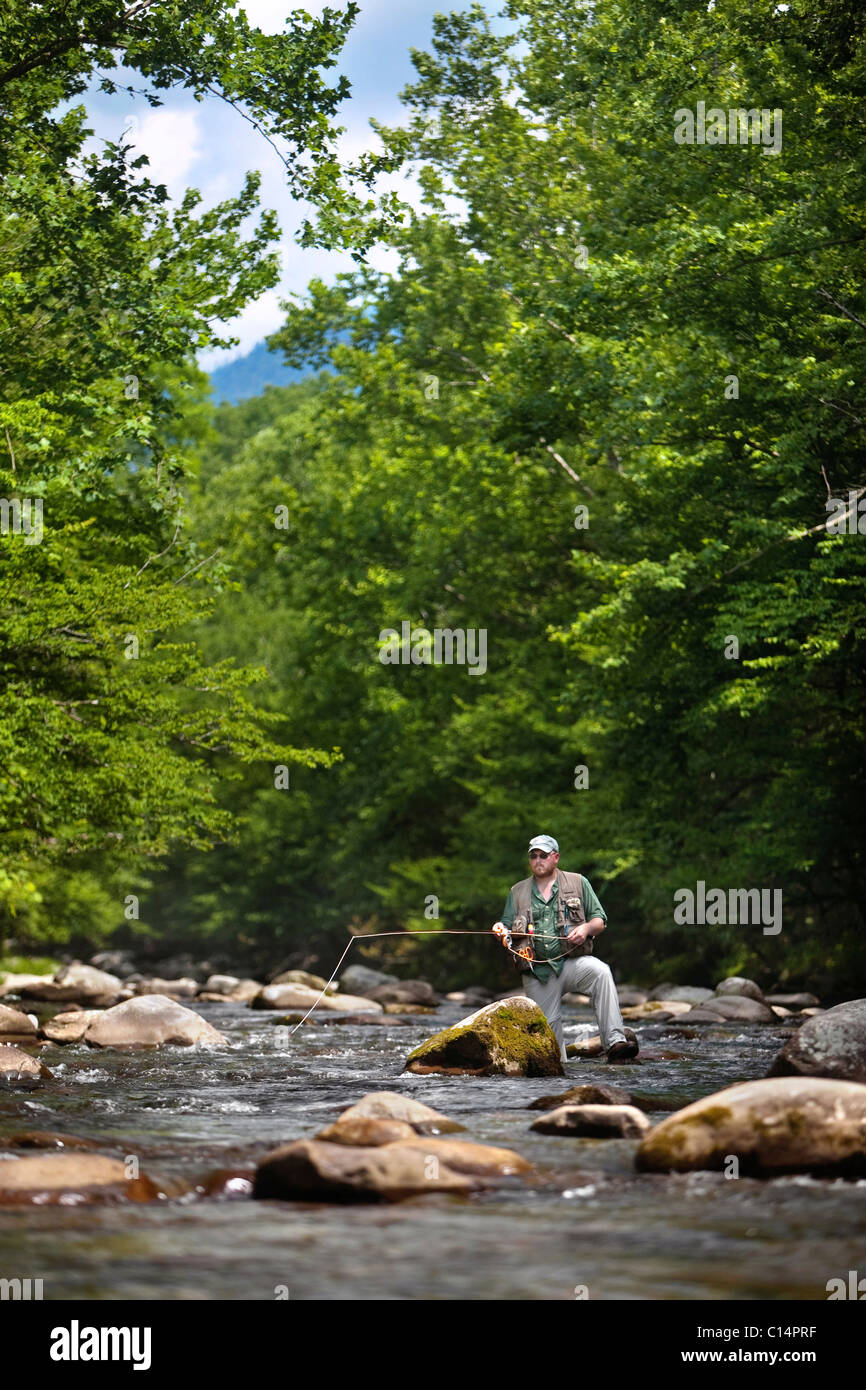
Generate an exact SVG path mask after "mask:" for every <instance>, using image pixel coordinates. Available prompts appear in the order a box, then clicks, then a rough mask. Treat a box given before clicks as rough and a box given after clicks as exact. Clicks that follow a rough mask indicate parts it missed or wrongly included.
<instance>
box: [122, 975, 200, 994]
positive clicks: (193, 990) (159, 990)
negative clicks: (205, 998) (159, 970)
mask: <svg viewBox="0 0 866 1390" xmlns="http://www.w3.org/2000/svg"><path fill="white" fill-rule="evenodd" d="M198 992H199V984H198V982H197V981H196V980H191V979H189V978H188V977H187V978H184V979H181V980H163V979H160V977H159V976H158V975H152V976H149V977H148V978H147V979H145V980H139V981H138V983H137V984H136V986H135V993H136V994H137V995H146V994H163V995H168V997H169V998H174V999H195V997H196V995H197V994H198Z"/></svg>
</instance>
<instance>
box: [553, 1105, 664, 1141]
mask: <svg viewBox="0 0 866 1390" xmlns="http://www.w3.org/2000/svg"><path fill="white" fill-rule="evenodd" d="M649 1127H650V1122H649V1120H648V1119H647V1117H646V1115H644V1113H643V1112H642V1111H641V1110H638V1109H637V1107H636V1106H634V1105H610V1104H607V1105H560V1106H558V1107H557V1109H556V1110H550V1111H548V1113H547V1114H546V1115H541V1116H540V1117H539V1118H538V1119H537V1120H533V1122H532V1124H531V1125H530V1129H535V1130H538V1131H539V1133H541V1134H574V1135H577V1136H579V1137H580V1138H583V1139H640V1138H641V1137H642V1136H643V1135H644V1134H646V1133H647V1131H648V1130H649Z"/></svg>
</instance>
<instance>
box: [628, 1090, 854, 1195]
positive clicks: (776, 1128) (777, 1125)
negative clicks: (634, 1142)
mask: <svg viewBox="0 0 866 1390" xmlns="http://www.w3.org/2000/svg"><path fill="white" fill-rule="evenodd" d="M731 1158H736V1160H737V1162H738V1165H739V1174H740V1175H741V1176H744V1177H745V1176H753V1177H762V1176H763V1177H774V1176H776V1175H777V1174H781V1173H816V1174H819V1175H824V1176H843V1177H854V1176H862V1175H863V1174H866V1086H861V1085H859V1084H857V1083H854V1082H850V1081H827V1080H824V1079H819V1078H815V1077H808V1078H807V1077H800V1076H797V1077H788V1076H786V1077H776V1078H773V1079H767V1080H763V1081H746V1082H744V1083H742V1084H741V1085H738V1086H728V1087H726V1088H725V1090H723V1091H717V1092H716V1093H715V1094H714V1095H711V1096H704V1098H703V1099H702V1100H698V1101H695V1102H694V1104H692V1105H687V1106H686V1107H685V1108H684V1109H683V1110H678V1111H677V1112H676V1113H675V1114H673V1115H671V1116H669V1118H668V1119H666V1120H662V1121H661V1123H660V1124H658V1125H656V1127H655V1129H654V1130H652V1132H651V1133H650V1134H648V1135H647V1137H646V1138H645V1139H644V1140H643V1142H642V1143H641V1146H640V1148H639V1149H638V1151H637V1154H636V1156H635V1162H636V1164H637V1167H638V1168H639V1169H641V1170H643V1171H651V1172H688V1171H690V1170H692V1169H700V1168H708V1169H716V1170H721V1169H724V1168H725V1166H726V1164H727V1163H728V1161H729V1160H730V1159H731Z"/></svg>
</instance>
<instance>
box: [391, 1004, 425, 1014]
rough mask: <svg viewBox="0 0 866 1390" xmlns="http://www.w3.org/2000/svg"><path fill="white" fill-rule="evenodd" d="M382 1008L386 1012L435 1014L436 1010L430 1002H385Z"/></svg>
mask: <svg viewBox="0 0 866 1390" xmlns="http://www.w3.org/2000/svg"><path fill="white" fill-rule="evenodd" d="M382 1008H383V1009H384V1010H385V1013H386V1014H390V1015H394V1016H396V1015H399V1014H435V1012H436V1010H435V1009H434V1008H431V1006H430V1005H429V1004H383V1005H382Z"/></svg>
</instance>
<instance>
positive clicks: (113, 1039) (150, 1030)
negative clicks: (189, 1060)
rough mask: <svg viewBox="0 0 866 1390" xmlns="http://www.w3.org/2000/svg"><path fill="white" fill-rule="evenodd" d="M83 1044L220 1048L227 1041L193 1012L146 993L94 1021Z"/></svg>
mask: <svg viewBox="0 0 866 1390" xmlns="http://www.w3.org/2000/svg"><path fill="white" fill-rule="evenodd" d="M84 1041H85V1042H87V1043H90V1044H91V1045H92V1046H93V1047H135V1048H138V1047H162V1046H164V1045H165V1044H166V1043H171V1044H175V1045H177V1046H179V1047H192V1046H199V1047H217V1046H219V1044H221V1043H224V1042H225V1038H224V1037H223V1035H222V1033H219V1032H218V1031H217V1030H216V1028H214V1027H213V1026H212V1025H211V1024H210V1023H208V1022H207V1021H206V1020H205V1019H203V1018H202V1017H201V1014H197V1013H196V1012H195V1011H194V1010H193V1009H187V1008H186V1007H185V1006H184V1005H183V1004H177V1003H175V1002H174V1001H173V1000H171V999H166V998H165V996H164V995H161V994H145V995H141V996H140V997H139V998H136V999H128V1000H127V1001H126V1003H124V1004H115V1005H114V1007H113V1008H111V1009H106V1010H105V1012H104V1013H102V1014H98V1015H97V1016H96V1018H92V1019H91V1020H90V1023H89V1024H88V1027H87V1031H86V1033H85V1034H84Z"/></svg>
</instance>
